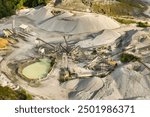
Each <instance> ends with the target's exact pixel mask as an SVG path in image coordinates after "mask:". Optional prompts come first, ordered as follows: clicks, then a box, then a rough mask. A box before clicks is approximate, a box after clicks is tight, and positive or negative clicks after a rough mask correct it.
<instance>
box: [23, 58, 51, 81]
mask: <svg viewBox="0 0 150 117" xmlns="http://www.w3.org/2000/svg"><path fill="white" fill-rule="evenodd" d="M50 63H51V61H50V60H49V59H46V58H45V59H40V61H39V62H35V63H33V64H30V65H28V66H27V67H25V68H24V69H23V70H22V74H23V75H24V76H25V77H27V78H29V79H39V78H43V77H46V75H47V74H48V72H49V70H50V68H51V65H50Z"/></svg>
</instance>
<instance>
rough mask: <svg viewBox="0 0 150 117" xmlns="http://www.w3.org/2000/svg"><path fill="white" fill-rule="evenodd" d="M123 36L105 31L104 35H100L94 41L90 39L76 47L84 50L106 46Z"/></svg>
mask: <svg viewBox="0 0 150 117" xmlns="http://www.w3.org/2000/svg"><path fill="white" fill-rule="evenodd" d="M120 36H121V35H120V34H119V33H117V32H115V31H112V30H104V31H103V33H102V34H100V35H98V36H97V37H95V38H94V39H88V40H83V41H80V42H78V43H77V44H76V45H79V46H81V47H82V48H87V47H93V46H99V45H104V44H110V43H112V44H113V43H114V42H115V40H116V39H117V38H119V37H120Z"/></svg>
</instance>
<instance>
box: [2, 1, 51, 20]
mask: <svg viewBox="0 0 150 117" xmlns="http://www.w3.org/2000/svg"><path fill="white" fill-rule="evenodd" d="M49 1H51V0H0V18H2V17H6V16H11V15H13V14H15V11H16V9H21V8H23V7H36V6H38V5H46V4H47V3H48V2H49Z"/></svg>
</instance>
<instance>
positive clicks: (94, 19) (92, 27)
mask: <svg viewBox="0 0 150 117" xmlns="http://www.w3.org/2000/svg"><path fill="white" fill-rule="evenodd" d="M69 16H70V15H69V14H68V13H67V15H61V16H59V17H55V18H52V19H49V20H47V21H45V22H43V23H42V24H40V25H39V27H40V28H42V29H44V30H47V31H56V32H63V33H69V34H82V33H88V32H97V31H101V30H104V29H115V28H119V24H118V23H117V22H116V21H114V20H113V19H111V18H109V17H107V16H104V15H94V14H85V15H82V16H80V15H77V16H70V17H69Z"/></svg>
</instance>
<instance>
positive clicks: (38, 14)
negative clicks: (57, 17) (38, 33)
mask: <svg viewBox="0 0 150 117" xmlns="http://www.w3.org/2000/svg"><path fill="white" fill-rule="evenodd" d="M52 16H53V14H52V13H51V9H49V8H48V6H45V7H41V8H37V9H36V8H35V9H31V10H30V11H29V12H28V14H27V17H28V18H30V19H32V20H34V21H35V23H39V22H41V21H43V20H46V19H48V18H50V17H52Z"/></svg>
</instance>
